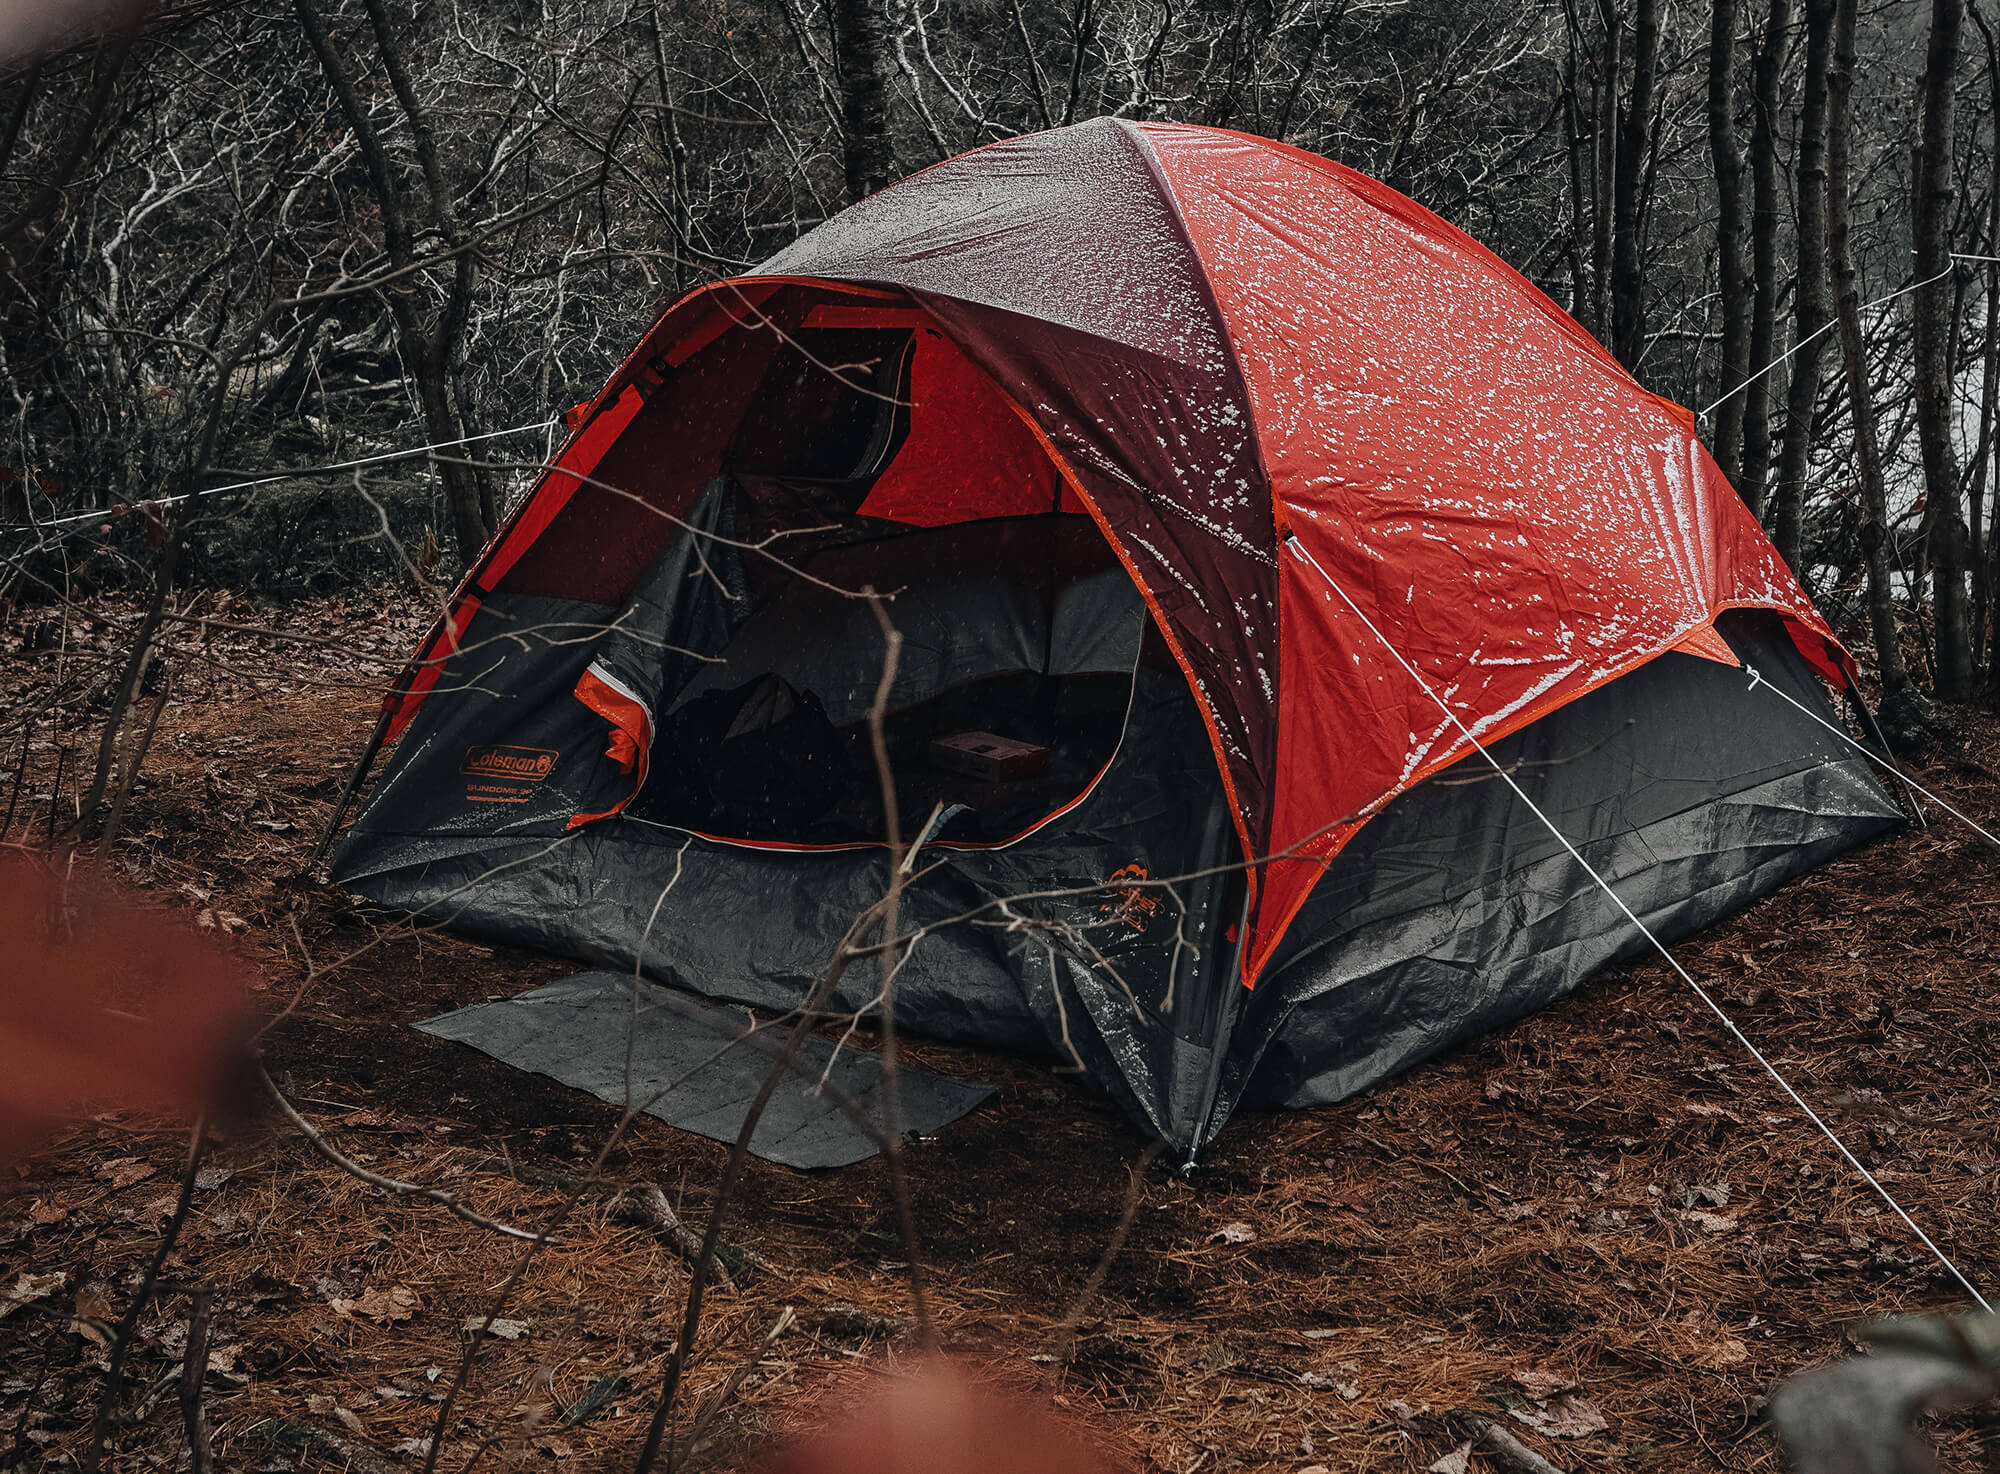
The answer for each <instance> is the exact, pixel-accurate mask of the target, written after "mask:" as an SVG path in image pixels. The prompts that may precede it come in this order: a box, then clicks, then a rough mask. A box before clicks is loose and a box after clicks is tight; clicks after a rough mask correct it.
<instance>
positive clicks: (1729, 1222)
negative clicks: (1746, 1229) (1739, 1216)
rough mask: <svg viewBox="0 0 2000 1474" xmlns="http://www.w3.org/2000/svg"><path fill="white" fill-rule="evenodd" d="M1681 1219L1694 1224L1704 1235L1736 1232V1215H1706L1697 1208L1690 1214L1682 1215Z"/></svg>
mask: <svg viewBox="0 0 2000 1474" xmlns="http://www.w3.org/2000/svg"><path fill="white" fill-rule="evenodd" d="M1681 1217H1683V1218H1685V1219H1686V1220H1687V1221H1688V1222H1689V1223H1692V1224H1693V1225H1694V1226H1695V1227H1696V1228H1698V1229H1700V1230H1701V1231H1702V1232H1703V1233H1734V1232H1735V1231H1736V1215H1735V1214H1733V1213H1706V1212H1703V1211H1702V1210H1701V1209H1699V1208H1696V1209H1694V1210H1692V1211H1690V1212H1687V1213H1683V1214H1681Z"/></svg>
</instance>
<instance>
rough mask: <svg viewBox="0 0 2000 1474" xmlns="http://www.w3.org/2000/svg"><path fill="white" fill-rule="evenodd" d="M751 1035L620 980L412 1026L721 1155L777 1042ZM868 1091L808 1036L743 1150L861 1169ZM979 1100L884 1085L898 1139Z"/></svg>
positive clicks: (935, 1085)
mask: <svg viewBox="0 0 2000 1474" xmlns="http://www.w3.org/2000/svg"><path fill="white" fill-rule="evenodd" d="M753 1023H754V1021H753V1020H752V1018H751V1017H750V1016H749V1014H748V1013H746V1012H745V1011H744V1010H742V1009H734V1008H721V1007H717V1006H716V1005H714V1004H712V1003H703V1002H701V1001H699V1000H698V999H694V998H691V997H689V996H687V995H686V994H684V993H675V992H672V991H670V990H668V989H666V988H661V987H656V986H654V985H653V984H651V983H646V982H639V981H635V980H634V978H633V977H632V975H631V974H630V973H626V974H623V975H622V976H621V975H620V974H617V973H609V972H586V973H579V974H578V975H577V976H575V977H573V978H564V979H563V980H562V981H561V982H558V983H549V984H547V985H545V986H543V987H540V988H534V989H531V990H530V991H528V992H526V993H523V994H521V995H520V996H519V997H516V998H508V999H503V1000H500V1001H498V1002H493V1003H475V1004H473V1005H472V1006H471V1007H470V1008H461V1009H458V1010H457V1011H456V1012H453V1013H447V1014H445V1015H443V1016H442V1017H440V1018H434V1019H430V1020H428V1021H426V1022H424V1023H421V1024H418V1025H417V1027H418V1028H419V1029H421V1030H423V1031H424V1032H425V1033H426V1034H434V1035H436V1036H437V1037H438V1038H440V1039H453V1040H456V1041H458V1042H459V1043H461V1044H470V1045H471V1046H472V1047H473V1048H474V1049H477V1050H479V1051H480V1052H481V1053H482V1054H490V1055H492V1056H493V1057H494V1058H495V1059H497V1060H500V1061H502V1062H504V1063H506V1064H510V1065H513V1066H515V1067H516V1068H518V1069H523V1070H532V1071H534V1072H535V1073H536V1074H539V1075H547V1076H549V1077H550V1078H551V1079H555V1080H560V1081H561V1082H562V1083H563V1084H565V1085H573V1086H575V1087H576V1088H577V1089H579V1090H588V1091H589V1092H590V1093H591V1094H592V1095H594V1096H596V1097H597V1098H598V1099H599V1100H607V1101H610V1102H611V1103H612V1104H613V1105H615V1106H620V1107H623V1106H631V1107H632V1108H634V1109H637V1110H641V1111H643V1112H645V1114H647V1115H649V1116H653V1117H656V1118H657V1119H659V1120H662V1121H665V1122H666V1123H667V1124H668V1125H669V1126H678V1127H680V1129H681V1130H683V1131H692V1132H694V1133H695V1134H696V1135H698V1136H706V1137H708V1138H709V1139H710V1140H711V1141H726V1142H734V1141H735V1140H736V1137H737V1135H738V1133H739V1132H741V1130H742V1129H743V1122H744V1120H745V1119H746V1118H747V1117H748V1115H749V1109H750V1103H751V1101H752V1100H753V1099H754V1098H755V1097H756V1094H757V1092H758V1090H759V1089H760V1088H761V1087H762V1086H763V1084H764V1080H765V1077H766V1076H767V1075H769V1073H770V1072H771V1069H772V1068H773V1063H774V1061H775V1060H776V1058H777V1055H778V1049H779V1041H780V1040H781V1039H782V1038H783V1034H784V1030H783V1029H781V1028H774V1027H773V1026H772V1025H771V1023H770V1021H769V1020H765V1021H763V1022H762V1023H761V1025H757V1026H755V1027H753ZM822 1079H823V1080H824V1082H825V1085H824V1088H822V1087H821V1081H822ZM881 1085H882V1062H881V1060H880V1059H879V1058H878V1057H877V1056H876V1055H874V1054H871V1053H869V1052H867V1051H866V1050H862V1049H856V1048H853V1047H851V1046H850V1047H847V1048H843V1049H839V1050H838V1051H836V1049H835V1047H834V1045H833V1044H832V1043H831V1042H829V1041H827V1040H825V1039H820V1038H816V1037H813V1036H811V1035H808V1036H807V1037H806V1039H805V1040H804V1041H802V1043H801V1045H800V1048H799V1050H798V1052H797V1054H796V1056H795V1057H794V1062H793V1064H792V1066H791V1067H790V1069H789V1070H788V1077H787V1078H786V1079H784V1080H782V1081H780V1082H779V1084H778V1088H777V1089H776V1090H775V1091H774V1092H773V1093H772V1095H771V1099H770V1102H769V1104H768V1105H767V1106H766V1107H765V1110H764V1114H763V1116H762V1117H761V1118H760V1119H759V1121H758V1123H757V1130H756V1133H755V1134H754V1135H753V1136H752V1137H751V1138H750V1150H751V1151H752V1152H754V1153H755V1154H756V1155H757V1156H760V1157H762V1158H764V1159H765V1160H766V1161H771V1162H780V1163H783V1164H784V1165H785V1166H787V1167H845V1166H847V1165H848V1164H849V1163H852V1162H859V1161H862V1160H863V1159H865V1158H867V1157H871V1156H873V1155H874V1154H875V1153H876V1152H877V1151H878V1150H879V1149H880V1148H879V1144H878V1142H877V1140H876V1136H875V1135H872V1134H871V1132H870V1131H869V1130H865V1129H863V1127H862V1125H861V1124H860V1122H857V1121H856V1120H855V1119H854V1114H859V1115H860V1116H861V1117H862V1119H863V1120H865V1121H868V1122H870V1123H872V1127H873V1131H874V1132H875V1133H879V1132H881V1131H882V1130H884V1129H885V1123H886V1122H887V1120H888V1108H887V1103H886V1101H885V1099H884V1095H883V1091H882V1088H881ZM992 1093H993V1087H992V1086H990V1085H974V1084H968V1083H966V1082H964V1081H960V1080H947V1079H945V1078H944V1077H943V1076H941V1075H932V1074H928V1073H926V1072H924V1071H922V1070H912V1069H909V1068H907V1067H905V1068H902V1069H899V1070H897V1072H896V1099H897V1115H898V1117H899V1118H900V1119H901V1121H902V1126H903V1130H904V1131H905V1132H915V1133H918V1134H922V1135H929V1134H930V1133H932V1132H934V1131H936V1130H938V1129H939V1128H940V1127H943V1126H947V1125H949V1124H951V1123H952V1122H953V1121H956V1120H957V1119H958V1118H959V1117H960V1116H962V1115H964V1114H965V1113H966V1112H967V1111H969V1110H971V1109H972V1108H973V1107H974V1106H976V1105H978V1104H979V1103H980V1102H981V1101H982V1100H984V1099H986V1097H987V1096H989V1095H991V1094H992Z"/></svg>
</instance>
